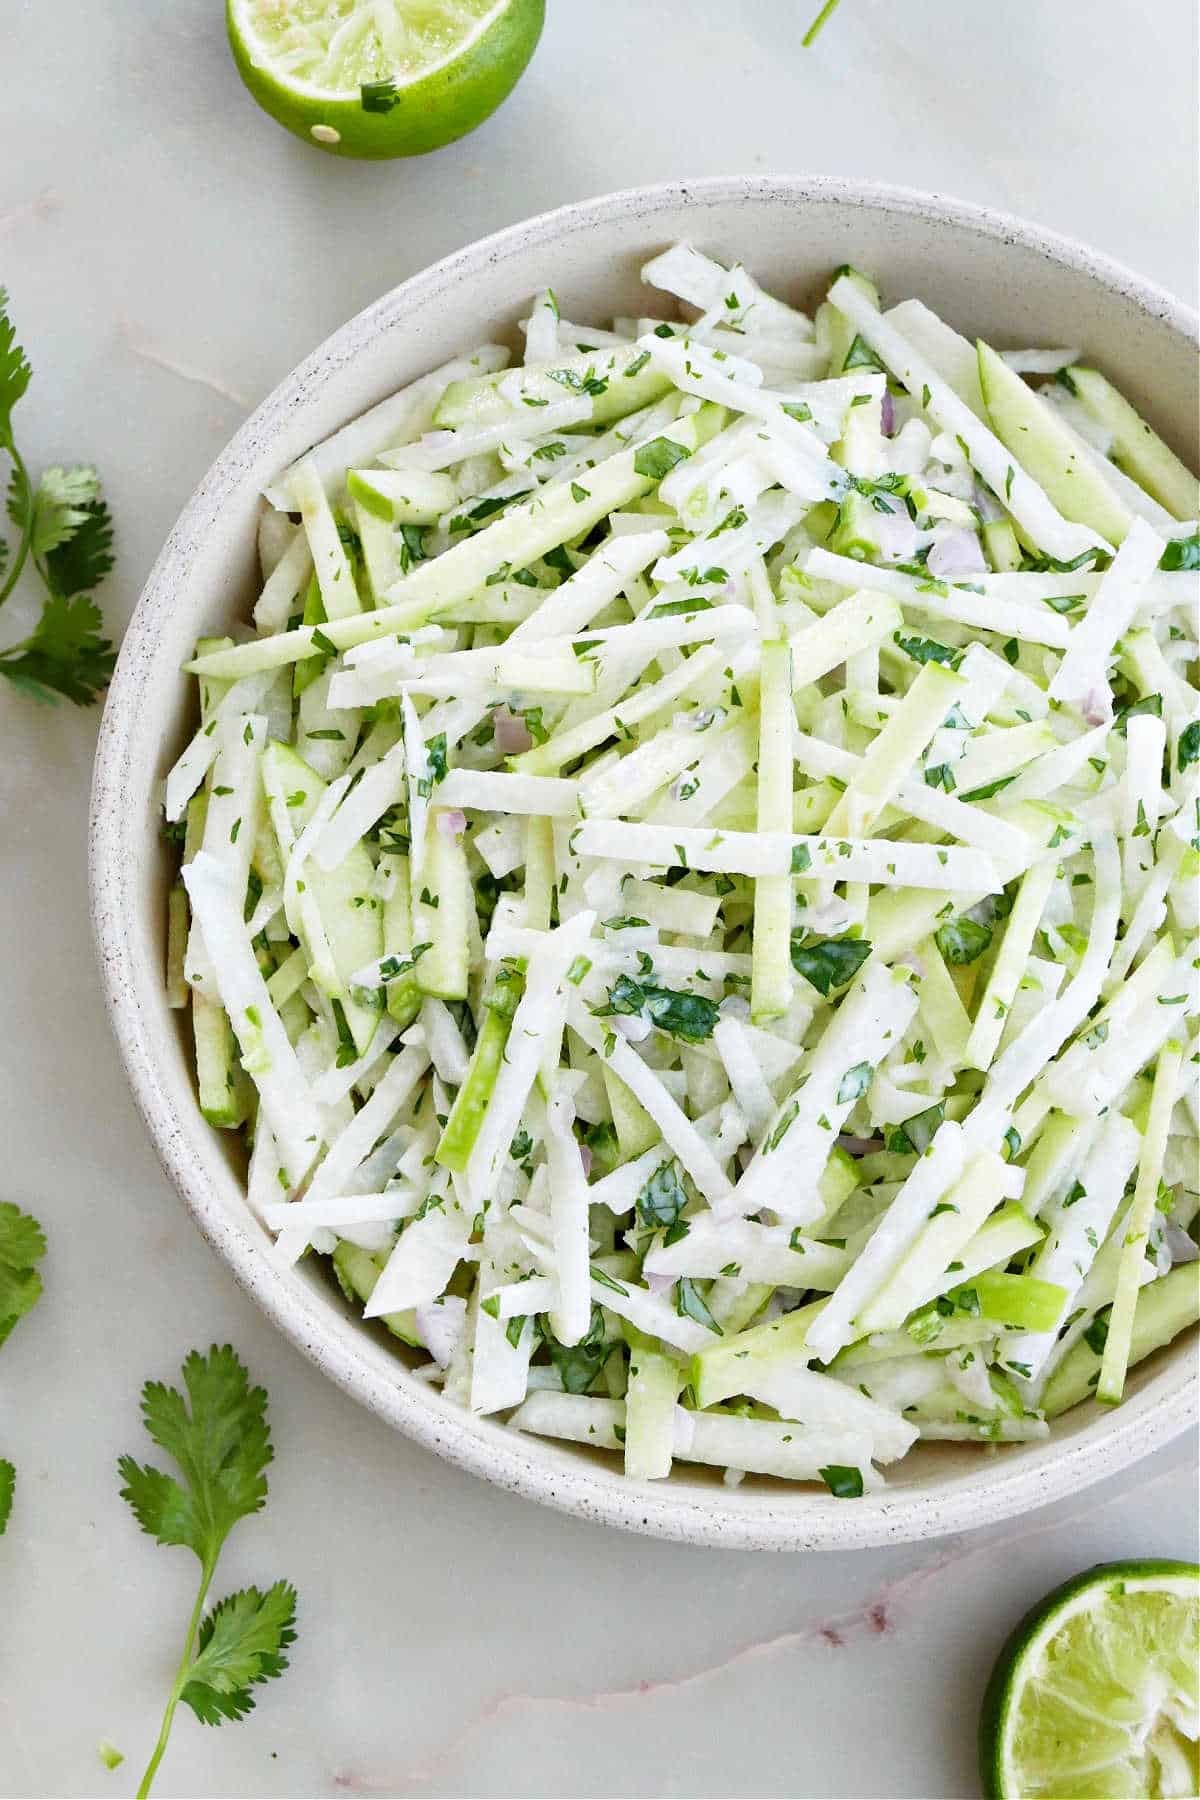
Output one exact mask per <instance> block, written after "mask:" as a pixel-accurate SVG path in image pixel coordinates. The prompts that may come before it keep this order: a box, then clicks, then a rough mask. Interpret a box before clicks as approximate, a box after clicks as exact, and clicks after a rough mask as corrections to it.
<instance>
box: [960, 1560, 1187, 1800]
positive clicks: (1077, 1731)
mask: <svg viewBox="0 0 1200 1800" xmlns="http://www.w3.org/2000/svg"><path fill="white" fill-rule="evenodd" d="M1198 1625H1200V1568H1198V1567H1197V1566H1196V1565H1194V1564H1190V1563H1182V1562H1166V1561H1159V1562H1130V1563H1109V1564H1101V1565H1100V1566H1099V1567H1098V1568H1095V1569H1091V1570H1089V1571H1087V1572H1086V1573H1085V1574H1082V1575H1079V1576H1076V1577H1075V1578H1074V1579H1073V1580H1072V1581H1069V1582H1066V1583H1065V1584H1064V1585H1063V1586H1062V1587H1060V1588H1057V1589H1056V1590H1055V1591H1054V1592H1053V1593H1052V1594H1050V1595H1048V1596H1047V1598H1046V1599H1045V1600H1043V1601H1041V1602H1040V1603H1039V1604H1038V1605H1037V1606H1035V1607H1034V1608H1032V1610H1031V1611H1030V1612H1029V1613H1027V1614H1026V1615H1025V1617H1024V1618H1023V1619H1022V1620H1021V1621H1020V1623H1019V1624H1018V1625H1017V1627H1016V1628H1015V1630H1014V1631H1013V1632H1012V1634H1011V1635H1010V1637H1009V1639H1008V1641H1007V1643H1006V1644H1005V1646H1004V1649H1003V1650H1002V1652H1001V1654H1000V1657H999V1658H998V1660H997V1663H996V1667H995V1669H994V1671H993V1674H992V1677H991V1680H990V1682H989V1684H988V1688H987V1692H986V1694H985V1696H984V1702H983V1708H982V1712H981V1717H980V1728H979V1753H980V1773H981V1777H982V1782H983V1788H984V1792H985V1794H986V1795H988V1796H989V1800H1034V1797H1035V1796H1045V1797H1046V1800H1066V1797H1068V1796H1069V1797H1070V1800H1089V1797H1090V1796H1093V1795H1094V1796H1097V1797H1099V1796H1121V1795H1126V1794H1127V1795H1130V1796H1143V1797H1144V1796H1152V1795H1156V1794H1159V1793H1161V1794H1164V1795H1165V1794H1173V1793H1183V1792H1186V1793H1189V1794H1191V1793H1195V1792H1196V1791H1197V1789H1196V1779H1197V1769H1196V1744H1195V1741H1194V1738H1193V1737H1192V1735H1191V1734H1192V1733H1194V1731H1195V1729H1196V1718H1197V1712H1198V1710H1200V1695H1198V1694H1197V1683H1198V1679H1200V1678H1198V1675H1197V1661H1196V1638H1197V1631H1198ZM1181 1781H1182V1782H1183V1783H1184V1785H1183V1786H1180V1785H1179V1783H1180V1782H1181Z"/></svg>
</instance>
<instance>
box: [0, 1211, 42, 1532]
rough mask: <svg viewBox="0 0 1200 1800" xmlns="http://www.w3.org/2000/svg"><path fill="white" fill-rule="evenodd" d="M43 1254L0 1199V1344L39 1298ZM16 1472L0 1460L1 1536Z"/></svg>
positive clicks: (32, 1227)
mask: <svg viewBox="0 0 1200 1800" xmlns="http://www.w3.org/2000/svg"><path fill="white" fill-rule="evenodd" d="M45 1254H46V1235H45V1233H44V1232H43V1230H42V1228H41V1226H40V1225H39V1224H38V1222H37V1220H36V1219H35V1218H32V1217H31V1216H30V1214H29V1213H25V1212H22V1211H21V1209H20V1207H19V1206H14V1205H13V1203H12V1201H11V1200H0V1344H3V1342H4V1340H5V1338H6V1337H7V1336H8V1335H9V1333H10V1332H11V1330H12V1329H13V1326H14V1325H16V1324H17V1322H18V1320H20V1319H23V1318H24V1317H25V1314H26V1313H27V1312H30V1311H32V1309H33V1308H34V1307H35V1306H36V1305H37V1303H38V1301H39V1300H40V1299H41V1297H42V1278H41V1275H40V1274H39V1273H38V1266H37V1265H38V1264H39V1263H40V1262H41V1260H42V1258H43V1256H45ZM16 1485H17V1471H16V1469H15V1468H14V1467H13V1465H12V1463H10V1462H9V1461H8V1460H7V1459H6V1458H4V1457H0V1537H3V1535H4V1529H5V1527H6V1525H7V1524H8V1519H9V1514H10V1513H11V1512H12V1504H13V1494H14V1492H15V1490H16Z"/></svg>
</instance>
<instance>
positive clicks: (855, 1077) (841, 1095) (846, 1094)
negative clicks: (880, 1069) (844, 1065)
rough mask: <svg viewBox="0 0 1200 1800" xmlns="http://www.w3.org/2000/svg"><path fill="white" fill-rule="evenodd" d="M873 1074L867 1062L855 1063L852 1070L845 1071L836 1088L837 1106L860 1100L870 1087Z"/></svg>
mask: <svg viewBox="0 0 1200 1800" xmlns="http://www.w3.org/2000/svg"><path fill="white" fill-rule="evenodd" d="M874 1074H875V1071H874V1069H873V1068H872V1067H871V1064H870V1063H869V1062H860V1063H855V1065H854V1067H853V1068H852V1069H847V1070H846V1073H845V1074H844V1075H843V1076H842V1079H841V1083H840V1085H839V1087H838V1091H837V1101H838V1105H839V1106H844V1105H845V1104H846V1103H847V1101H851V1102H852V1101H855V1100H860V1099H861V1098H862V1096H863V1095H864V1094H865V1093H866V1091H867V1089H868V1088H869V1087H870V1085H871V1079H872V1077H873V1076H874Z"/></svg>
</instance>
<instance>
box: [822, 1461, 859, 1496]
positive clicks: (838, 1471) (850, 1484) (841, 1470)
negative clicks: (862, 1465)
mask: <svg viewBox="0 0 1200 1800" xmlns="http://www.w3.org/2000/svg"><path fill="white" fill-rule="evenodd" d="M817 1474H818V1475H819V1476H820V1477H821V1480H822V1481H823V1482H824V1483H825V1486H826V1487H827V1488H828V1489H829V1491H830V1493H831V1494H832V1495H833V1497H834V1499H835V1500H861V1499H862V1493H863V1478H862V1470H861V1469H852V1468H848V1467H847V1466H846V1464H845V1463H830V1465H829V1467H828V1468H827V1469H818V1470H817Z"/></svg>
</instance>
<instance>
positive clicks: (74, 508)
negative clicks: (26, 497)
mask: <svg viewBox="0 0 1200 1800" xmlns="http://www.w3.org/2000/svg"><path fill="white" fill-rule="evenodd" d="M14 473H15V471H14ZM99 498H100V479H99V477H98V475H97V474H96V471H95V469H93V468H90V467H88V466H87V465H86V464H82V463H81V464H79V465H78V466H77V467H75V468H73V469H64V468H62V467H61V466H60V465H59V464H57V463H55V464H54V465H53V466H52V467H50V468H49V469H43V471H42V478H41V480H40V481H39V482H38V484H37V488H36V490H35V492H34V494H33V502H32V506H33V517H32V524H33V536H32V539H31V540H30V550H31V552H32V555H33V557H34V560H35V561H40V560H41V559H42V557H44V556H45V555H46V554H47V552H49V551H51V550H55V549H57V548H58V546H59V545H60V544H65V543H66V542H67V540H68V538H71V537H73V536H74V535H75V533H76V532H77V531H78V530H79V528H80V526H81V525H83V524H85V523H86V522H87V520H88V519H89V518H90V517H91V516H92V515H91V514H90V513H89V512H88V510H87V508H89V507H91V506H93V505H94V504H95V503H96V501H98V500H99Z"/></svg>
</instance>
